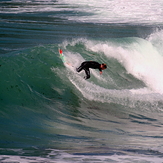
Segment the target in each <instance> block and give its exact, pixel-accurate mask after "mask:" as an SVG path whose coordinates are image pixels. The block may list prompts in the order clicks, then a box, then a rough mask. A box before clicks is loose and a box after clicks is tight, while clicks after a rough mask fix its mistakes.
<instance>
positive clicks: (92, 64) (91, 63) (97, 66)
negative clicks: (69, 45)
mask: <svg viewBox="0 0 163 163" xmlns="http://www.w3.org/2000/svg"><path fill="white" fill-rule="evenodd" d="M89 68H93V69H99V71H102V69H101V64H99V63H98V62H95V61H85V62H83V63H82V64H81V66H80V67H79V68H77V69H76V71H77V72H80V71H81V70H85V73H86V76H85V77H84V78H85V79H89V78H90V71H89Z"/></svg>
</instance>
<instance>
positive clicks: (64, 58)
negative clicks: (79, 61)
mask: <svg viewBox="0 0 163 163" xmlns="http://www.w3.org/2000/svg"><path fill="white" fill-rule="evenodd" d="M58 51H59V56H60V58H61V60H62V62H63V64H64V65H65V66H66V67H67V66H69V67H72V68H74V66H73V65H72V64H71V63H69V62H67V61H66V57H65V56H64V54H63V51H62V49H60V48H59V49H58Z"/></svg>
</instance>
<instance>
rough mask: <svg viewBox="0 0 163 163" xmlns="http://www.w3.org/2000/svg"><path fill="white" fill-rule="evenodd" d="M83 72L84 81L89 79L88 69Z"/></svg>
mask: <svg viewBox="0 0 163 163" xmlns="http://www.w3.org/2000/svg"><path fill="white" fill-rule="evenodd" d="M84 70H85V74H86V76H85V77H84V79H89V78H90V71H89V69H84Z"/></svg>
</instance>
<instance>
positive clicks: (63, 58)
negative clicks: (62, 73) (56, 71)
mask: <svg viewBox="0 0 163 163" xmlns="http://www.w3.org/2000/svg"><path fill="white" fill-rule="evenodd" d="M58 51H59V56H60V58H61V60H62V62H63V63H66V60H65V56H64V55H63V51H62V49H58Z"/></svg>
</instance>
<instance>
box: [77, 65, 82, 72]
mask: <svg viewBox="0 0 163 163" xmlns="http://www.w3.org/2000/svg"><path fill="white" fill-rule="evenodd" d="M83 66H84V65H83V64H81V66H80V67H78V68H76V71H77V72H80V71H81V70H83Z"/></svg>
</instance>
